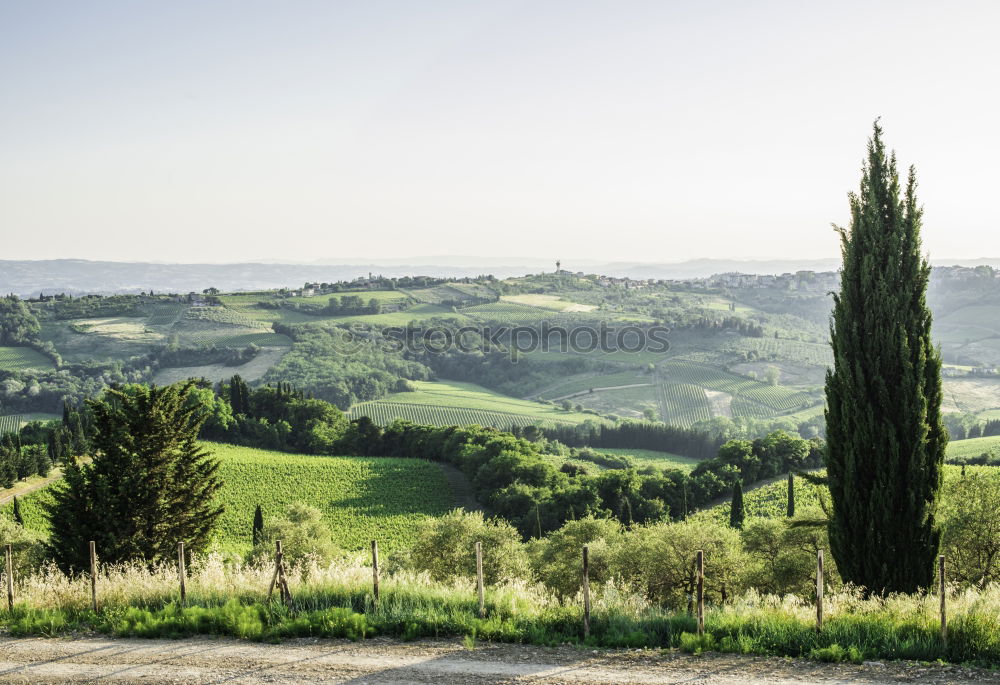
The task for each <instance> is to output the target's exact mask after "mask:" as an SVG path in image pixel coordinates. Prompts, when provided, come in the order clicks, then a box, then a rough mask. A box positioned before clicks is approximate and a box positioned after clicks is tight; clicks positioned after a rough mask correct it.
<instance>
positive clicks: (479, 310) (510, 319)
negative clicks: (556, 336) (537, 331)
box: [461, 302, 563, 324]
mask: <svg viewBox="0 0 1000 685" xmlns="http://www.w3.org/2000/svg"><path fill="white" fill-rule="evenodd" d="M461 312H462V313H463V314H466V315H468V316H472V317H474V318H477V319H481V320H483V321H496V322H499V323H511V324H513V323H540V322H542V321H554V320H556V319H557V318H558V317H561V316H563V314H562V313H560V312H554V311H548V310H545V309H541V308H539V307H532V306H531V305H527V304H517V303H515V302H494V303H491V304H477V305H474V306H472V307H463V308H462V310H461Z"/></svg>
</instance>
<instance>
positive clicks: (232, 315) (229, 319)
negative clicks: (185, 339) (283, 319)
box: [184, 307, 270, 329]
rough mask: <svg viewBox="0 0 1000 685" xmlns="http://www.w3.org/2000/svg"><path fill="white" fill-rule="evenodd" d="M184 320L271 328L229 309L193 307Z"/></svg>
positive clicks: (185, 313) (264, 323) (186, 313)
mask: <svg viewBox="0 0 1000 685" xmlns="http://www.w3.org/2000/svg"><path fill="white" fill-rule="evenodd" d="M184 318H185V319H186V320H188V321H208V322H211V323H219V324H225V325H228V326H241V327H243V328H258V329H259V328H264V329H268V328H270V326H269V325H268V324H267V323H266V322H264V321H260V320H258V319H254V318H252V317H249V316H247V315H246V314H243V313H242V312H239V311H237V310H235V309H230V308H228V307H191V308H190V309H188V310H187V311H186V312H184Z"/></svg>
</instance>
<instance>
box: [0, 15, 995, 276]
mask: <svg viewBox="0 0 1000 685" xmlns="http://www.w3.org/2000/svg"><path fill="white" fill-rule="evenodd" d="M998 26H1000V2H996V1H995V0H982V1H980V2H962V1H949V2H937V1H936V2H921V1H914V0H901V1H899V2H871V1H866V2H843V1H840V0H838V1H837V2H804V1H801V0H799V1H790V2H746V1H739V2H711V1H709V2H700V1H699V2H694V0H691V1H689V2H669V1H667V0H660V1H655V2H654V1H649V2H646V1H638V0H608V1H607V2H590V1H587V0H569V1H566V2H561V1H555V0H530V1H527V2H517V1H510V0H508V1H496V2H493V1H483V0H467V1H464V2H438V1H434V0H427V1H424V2H411V1H401V2H381V1H378V0H357V1H356V2H336V1H333V0H323V1H315V2H314V1H307V0H281V1H278V0H272V1H270V2H259V1H255V0H232V1H221V0H197V1H189V0H169V1H167V0H164V1H155V2H154V1H142V2H136V1H135V0H127V1H122V2H103V1H87V0H64V1H61V2H53V1H49V0H0V98H2V99H0V239H2V240H0V246H2V247H0V258H5V259H40V258H54V257H79V258H88V259H114V260H126V259H128V260H164V261H200V262H206V261H242V260H251V259H272V260H274V259H281V260H294V261H309V260H315V259H334V260H335V259H337V258H358V257H371V258H373V259H377V258H378V257H380V256H383V257H406V256H420V255H448V254H451V255H470V254H475V255H489V256H518V255H524V256H536V257H538V256H551V257H552V258H553V259H554V258H556V257H561V258H562V259H563V260H564V261H566V262H569V260H571V259H572V258H573V257H577V258H588V259H615V260H637V261H675V260H680V259H687V258H694V257H705V256H716V257H731V258H817V257H835V256H837V254H838V248H837V243H836V240H835V236H834V234H833V232H832V230H831V229H830V223H831V222H837V223H843V222H845V221H846V220H847V198H846V193H847V192H848V191H849V190H852V189H854V188H855V187H856V186H857V183H858V179H859V174H860V166H861V161H862V158H863V156H864V146H865V141H866V138H867V137H868V135H869V133H870V128H871V122H872V120H873V119H874V118H875V117H876V116H879V115H881V116H882V122H883V125H884V127H885V130H886V139H887V141H888V143H889V145H891V146H892V147H894V148H896V150H897V152H898V155H899V158H900V161H901V163H902V164H903V165H908V164H910V163H913V164H916V165H917V172H918V179H919V182H920V195H921V199H922V201H923V203H924V205H925V207H926V215H925V230H924V241H925V247H926V248H927V249H928V250H929V251H930V253H931V255H932V257H936V258H941V257H970V258H971V257H986V256H988V257H996V256H1000V225H998V221H997V218H996V202H995V198H996V187H997V185H998V180H1000V179H998V173H1000V172H998V171H997V168H998V167H997V159H998V158H1000V125H998V123H997V122H998V115H1000V95H998V88H997V80H998V76H1000V73H998V72H1000V40H997V33H996V32H997V27H998Z"/></svg>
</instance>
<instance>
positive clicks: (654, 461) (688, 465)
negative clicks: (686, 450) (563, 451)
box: [595, 447, 701, 471]
mask: <svg viewBox="0 0 1000 685" xmlns="http://www.w3.org/2000/svg"><path fill="white" fill-rule="evenodd" d="M595 449H596V451H598V452H608V453H610V454H617V455H619V456H623V457H632V458H633V459H635V462H636V464H638V465H639V466H640V467H643V466H654V467H656V468H658V469H681V470H683V471H690V470H691V469H693V468H694V467H695V466H697V465H698V464H699V463H701V461H700V460H699V459H694V458H693V457H685V456H682V455H680V454H672V453H670V452H658V451H655V450H640V449H634V448H608V447H601V448H595Z"/></svg>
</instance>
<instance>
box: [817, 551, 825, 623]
mask: <svg viewBox="0 0 1000 685" xmlns="http://www.w3.org/2000/svg"><path fill="white" fill-rule="evenodd" d="M823 585H824V582H823V550H821V549H820V550H817V551H816V630H823Z"/></svg>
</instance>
